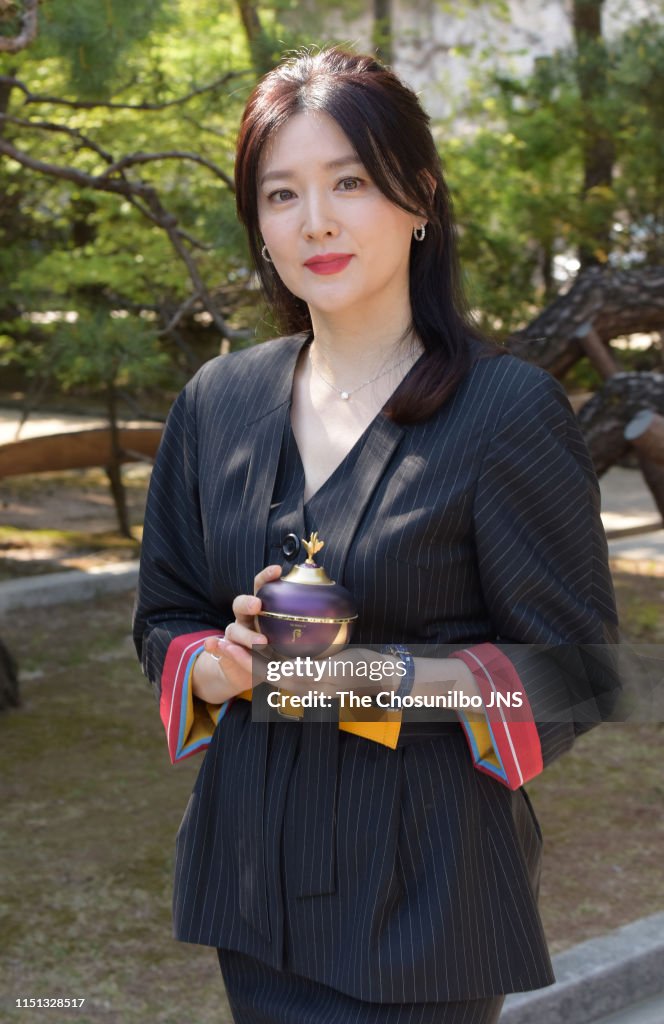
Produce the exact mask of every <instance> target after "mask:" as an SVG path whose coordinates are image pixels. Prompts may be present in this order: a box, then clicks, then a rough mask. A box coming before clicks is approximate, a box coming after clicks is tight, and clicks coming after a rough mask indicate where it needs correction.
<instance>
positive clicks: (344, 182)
mask: <svg viewBox="0 0 664 1024" xmlns="http://www.w3.org/2000/svg"><path fill="white" fill-rule="evenodd" d="M361 184H362V179H361V178H342V179H341V181H340V182H339V184H338V185H337V188H339V189H341V191H342V192H356V191H357V190H358V188H359V187H360V185H361Z"/></svg>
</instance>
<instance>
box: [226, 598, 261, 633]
mask: <svg viewBox="0 0 664 1024" xmlns="http://www.w3.org/2000/svg"><path fill="white" fill-rule="evenodd" d="M260 610H261V601H260V598H258V597H252V596H251V594H238V595H237V597H236V598H235V600H234V601H233V615H234V616H235V618H236V619H239V618H243V619H253V617H254V615H258V613H259V611H260ZM248 624H249V623H247V622H245V623H244V625H245V626H246V625H248Z"/></svg>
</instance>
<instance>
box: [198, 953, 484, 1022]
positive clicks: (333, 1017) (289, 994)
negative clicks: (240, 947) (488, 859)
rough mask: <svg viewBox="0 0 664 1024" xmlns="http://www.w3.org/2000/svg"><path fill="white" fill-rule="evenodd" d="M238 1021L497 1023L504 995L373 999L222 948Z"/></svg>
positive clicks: (223, 969)
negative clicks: (405, 1000) (417, 1000)
mask: <svg viewBox="0 0 664 1024" xmlns="http://www.w3.org/2000/svg"><path fill="white" fill-rule="evenodd" d="M217 955H218V957H219V963H220V966H221V971H222V974H223V978H224V982H225V985H226V991H227V993H228V998H229V1002H230V1005H231V1010H232V1012H233V1020H234V1021H235V1022H236V1024H496V1022H497V1021H498V1017H499V1015H500V1011H501V1009H502V1005H503V1002H504V997H503V996H496V997H493V998H489V999H473V1000H470V1001H464V1002H462V1003H459V1002H454V1003H409V1004H408V1005H404V1004H402V1003H368V1002H359V1001H358V1000H356V999H353V998H351V997H350V996H345V995H343V994H342V993H341V992H337V991H336V990H335V989H332V988H329V987H327V986H326V985H320V984H319V983H318V982H315V981H309V980H308V979H307V978H302V977H301V976H299V975H297V974H291V973H286V974H285V975H284V973H283V972H282V971H275V970H274V968H271V967H267V966H266V965H265V964H262V963H261V962H260V961H259V960H253V959H252V958H251V957H246V956H243V955H242V954H241V953H233V952H231V951H230V950H226V949H219V950H217Z"/></svg>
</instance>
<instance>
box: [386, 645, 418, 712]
mask: <svg viewBox="0 0 664 1024" xmlns="http://www.w3.org/2000/svg"><path fill="white" fill-rule="evenodd" d="M381 654H390V655H391V656H392V657H393V658H398V659H399V661H401V662H402V663H403V664H404V665H405V666H406V674H405V675H404V676H402V678H401V682H400V683H399V688H398V689H397V691H396V693H395V696H396V697H398V698H399V699H401V698H402V697H407V696H408V695H409V694H410V691H411V690H412V688H413V683H414V682H415V661H414V659H413V655H412V654H411V653H410V651H409V650H408V648H407V647H404V645H403V644H385V646H384V647H381Z"/></svg>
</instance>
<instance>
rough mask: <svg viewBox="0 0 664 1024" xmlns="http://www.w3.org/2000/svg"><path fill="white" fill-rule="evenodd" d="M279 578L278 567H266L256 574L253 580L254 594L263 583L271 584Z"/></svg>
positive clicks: (279, 571)
mask: <svg viewBox="0 0 664 1024" xmlns="http://www.w3.org/2000/svg"><path fill="white" fill-rule="evenodd" d="M280 576H281V566H280V565H266V566H265V568H264V569H261V571H260V572H259V573H258V575H257V576H256V577H255V579H254V594H255V593H256V592H257V591H258V590H260V588H261V587H262V586H263V585H264V584H265V583H271V582H272V581H274V580H278V579H279V577H280Z"/></svg>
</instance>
